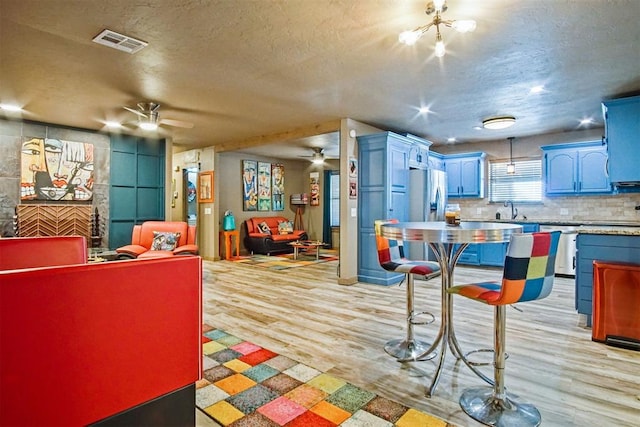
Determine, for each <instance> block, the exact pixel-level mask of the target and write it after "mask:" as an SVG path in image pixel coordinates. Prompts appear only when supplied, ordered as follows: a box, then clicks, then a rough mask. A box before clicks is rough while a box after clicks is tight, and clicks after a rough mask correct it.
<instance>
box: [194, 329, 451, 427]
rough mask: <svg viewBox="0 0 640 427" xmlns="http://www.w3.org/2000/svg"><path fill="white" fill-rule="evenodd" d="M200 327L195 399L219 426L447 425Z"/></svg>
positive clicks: (355, 426) (399, 426) (442, 426)
mask: <svg viewBox="0 0 640 427" xmlns="http://www.w3.org/2000/svg"><path fill="white" fill-rule="evenodd" d="M203 330H204V336H203V337H202V348H203V353H204V367H203V369H204V375H203V379H202V380H200V381H198V383H197V385H196V405H197V406H198V408H200V409H202V410H203V411H204V412H205V413H206V414H208V415H209V416H210V417H211V418H213V419H214V420H215V421H216V422H218V423H219V424H221V425H223V426H229V427H282V426H285V427H311V426H313V427H333V426H345V427H365V426H366V427H394V426H396V427H435V426H438V427H446V426H450V424H447V423H446V422H445V421H443V420H441V419H439V418H436V417H434V416H432V415H428V414H426V413H424V412H420V411H417V410H415V409H411V408H408V407H406V406H404V405H401V404H399V403H396V402H393V401H391V400H388V399H385V398H383V397H380V396H377V395H375V394H374V393H371V392H369V391H366V390H363V389H361V388H359V387H356V386H355V385H353V384H349V383H348V382H346V381H345V380H343V379H340V378H337V377H334V376H332V375H329V374H326V373H322V372H320V371H318V370H316V369H314V368H312V367H311V366H307V365H304V364H302V363H298V362H296V361H295V360H292V359H289V358H288V357H285V356H282V355H278V354H276V353H274V352H272V351H269V350H267V349H266V348H262V347H260V346H257V345H255V344H253V343H250V342H248V341H244V340H242V339H240V338H238V337H236V336H233V335H231V334H228V333H227V332H225V331H223V330H221V329H215V328H212V327H210V326H208V325H204V329H203Z"/></svg>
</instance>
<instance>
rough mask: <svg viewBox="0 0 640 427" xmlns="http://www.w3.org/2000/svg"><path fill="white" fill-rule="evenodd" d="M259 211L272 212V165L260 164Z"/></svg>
mask: <svg viewBox="0 0 640 427" xmlns="http://www.w3.org/2000/svg"><path fill="white" fill-rule="evenodd" d="M258 210H259V211H270V210H271V163H265V162H258Z"/></svg>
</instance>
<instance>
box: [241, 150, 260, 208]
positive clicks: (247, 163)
mask: <svg viewBox="0 0 640 427" xmlns="http://www.w3.org/2000/svg"><path fill="white" fill-rule="evenodd" d="M257 168H258V163H257V162H256V161H255V160H243V161H242V197H243V203H242V210H245V211H256V210H258V188H257V183H256V169H257Z"/></svg>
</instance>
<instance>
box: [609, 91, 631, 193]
mask: <svg viewBox="0 0 640 427" xmlns="http://www.w3.org/2000/svg"><path fill="white" fill-rule="evenodd" d="M602 111H603V114H604V120H605V134H606V139H607V150H608V152H609V173H610V179H611V182H612V183H614V184H636V185H640V168H639V167H638V157H639V156H640V96H632V97H629V98H620V99H612V100H610V101H605V102H603V103H602Z"/></svg>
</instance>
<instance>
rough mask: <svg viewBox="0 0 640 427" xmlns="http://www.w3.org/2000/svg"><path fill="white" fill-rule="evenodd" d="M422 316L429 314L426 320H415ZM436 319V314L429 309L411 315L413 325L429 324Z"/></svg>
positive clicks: (410, 320)
mask: <svg viewBox="0 0 640 427" xmlns="http://www.w3.org/2000/svg"><path fill="white" fill-rule="evenodd" d="M420 316H427V319H426V320H422V321H417V320H415V319H416V318H418V317H420ZM435 321H436V316H434V315H433V313H430V312H428V311H420V312H417V313H413V314H412V315H411V316H410V317H409V322H411V324H412V325H429V324H431V323H433V322H435Z"/></svg>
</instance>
